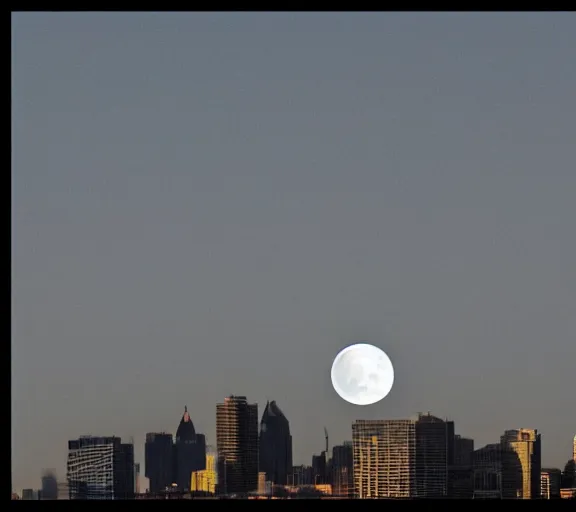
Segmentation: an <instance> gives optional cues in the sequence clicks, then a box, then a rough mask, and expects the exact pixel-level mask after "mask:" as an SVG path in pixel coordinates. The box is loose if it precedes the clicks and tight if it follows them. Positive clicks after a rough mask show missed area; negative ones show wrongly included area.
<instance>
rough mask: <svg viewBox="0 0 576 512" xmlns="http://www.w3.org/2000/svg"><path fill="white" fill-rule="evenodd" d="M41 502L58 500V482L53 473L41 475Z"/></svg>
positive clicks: (48, 472)
mask: <svg viewBox="0 0 576 512" xmlns="http://www.w3.org/2000/svg"><path fill="white" fill-rule="evenodd" d="M41 496H42V499H43V500H57V499H58V481H57V480H56V475H55V474H54V472H53V471H46V472H45V473H44V474H43V475H42V493H41Z"/></svg>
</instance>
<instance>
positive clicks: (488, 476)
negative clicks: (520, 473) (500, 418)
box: [472, 444, 508, 499]
mask: <svg viewBox="0 0 576 512" xmlns="http://www.w3.org/2000/svg"><path fill="white" fill-rule="evenodd" d="M472 462H473V487H474V494H473V497H474V498H475V499H501V498H504V497H505V496H504V484H503V482H504V480H506V477H505V467H504V466H505V464H504V453H503V450H502V446H501V445H500V444H489V445H486V446H484V447H483V448H479V449H478V450H475V451H474V452H473V454H472ZM506 497H508V496H506Z"/></svg>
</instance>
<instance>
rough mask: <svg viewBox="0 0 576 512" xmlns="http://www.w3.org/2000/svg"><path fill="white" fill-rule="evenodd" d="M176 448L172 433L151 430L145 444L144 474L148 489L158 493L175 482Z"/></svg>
mask: <svg viewBox="0 0 576 512" xmlns="http://www.w3.org/2000/svg"><path fill="white" fill-rule="evenodd" d="M174 469H175V468H174V449H173V441H172V434H167V433H166V432H159V433H156V432H150V433H148V434H146V444H145V446H144V474H145V476H146V478H148V488H149V489H148V490H149V491H150V492H151V493H158V492H162V491H164V490H165V489H166V488H167V487H170V486H171V485H172V483H173V482H174V473H175V471H174Z"/></svg>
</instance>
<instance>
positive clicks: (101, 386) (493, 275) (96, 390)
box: [12, 13, 576, 489]
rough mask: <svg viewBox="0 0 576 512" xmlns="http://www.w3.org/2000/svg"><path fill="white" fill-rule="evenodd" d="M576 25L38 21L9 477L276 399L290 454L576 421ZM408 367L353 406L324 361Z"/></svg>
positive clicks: (18, 59)
mask: <svg viewBox="0 0 576 512" xmlns="http://www.w3.org/2000/svg"><path fill="white" fill-rule="evenodd" d="M575 21H576V16H575V15H574V13H570V14H567V13H541V14H530V13H519V14H512V13H510V14H506V13H500V14H496V13H493V14H490V13H484V14H474V13H468V14H456V13H454V14H442V13H431V14H424V13H420V14H419V13H413V14H408V13H405V14H402V13H342V14H329V13H328V14H312V13H308V14H303V13H302V14H297V13H290V14H280V13H278V14H272V13H268V14H266V13H261V14H258V13H237V14H226V13H220V14H194V13H184V14H177V13H163V14H158V13H148V14H138V13H130V14H128V13H126V14H112V13H110V14H106V13H100V14H90V13H86V14H62V13H45V14H40V13H38V14H34V13H28V14H26V13H21V14H15V15H14V16H13V25H12V84H13V89H12V98H13V103H12V130H13V153H12V154H13V160H12V162H13V164H12V168H13V171H12V176H13V189H12V191H13V192H12V194H13V195H12V197H13V202H12V214H13V233H12V293H13V295H12V296H13V299H12V311H13V313H12V319H13V322H12V329H13V331H12V332H13V334H12V358H13V359H12V360H13V366H12V383H13V387H12V427H13V441H12V449H13V454H12V456H13V458H12V461H13V462H12V465H13V478H14V488H15V489H20V488H22V487H28V486H34V487H37V486H38V485H39V477H40V472H41V469H42V468H44V467H54V468H56V469H57V472H58V475H59V476H60V477H61V478H63V477H64V476H65V462H66V456H67V440H68V439H70V438H74V437H77V436H79V435H82V434H88V433H91V434H95V435H112V434H116V435H120V436H122V437H126V438H127V437H129V436H131V435H132V436H134V439H135V442H136V445H137V446H136V449H137V459H138V461H140V462H142V463H143V443H144V435H145V433H146V432H150V431H158V430H166V431H169V432H172V433H174V432H175V430H176V427H177V425H178V422H179V420H180V417H181V415H182V413H183V409H184V405H185V404H187V405H188V407H189V409H190V412H191V415H192V418H193V421H194V423H195V425H196V429H197V430H198V431H200V432H205V433H206V435H207V437H208V442H209V443H214V442H215V404H216V402H218V401H221V400H222V399H223V398H224V397H225V396H226V395H228V394H232V393H234V394H240V395H246V396H247V397H248V399H249V400H251V401H255V402H258V404H259V406H260V411H262V410H263V408H264V405H265V403H266V399H276V400H277V401H278V404H279V406H280V407H281V408H282V409H283V410H284V412H285V414H286V415H287V417H288V418H289V420H290V425H291V429H292V433H293V437H294V460H295V463H308V464H309V463H310V461H311V457H312V454H313V453H319V452H320V450H322V449H323V445H324V434H323V426H324V425H326V426H327V427H328V430H329V433H330V444H331V445H332V444H336V443H340V442H341V441H343V440H345V439H351V423H352V421H353V420H354V419H357V418H402V417H409V416H411V415H413V414H414V413H416V412H418V411H431V412H432V413H434V414H436V415H439V416H449V417H451V418H452V419H454V420H455V422H456V428H457V431H458V432H459V433H460V434H462V435H465V436H470V437H473V438H474V439H475V440H476V445H477V446H478V447H479V446H482V445H484V444H486V443H489V442H494V441H497V440H498V439H499V436H500V434H501V433H502V432H503V431H504V430H505V429H507V428H518V427H528V428H538V429H540V431H541V433H542V439H543V462H544V463H545V464H547V465H553V466H563V464H564V463H565V462H566V460H567V459H568V458H569V457H570V454H571V444H572V437H573V436H574V433H575V431H576V409H575V408H574V404H575V391H574V371H575V367H576V338H575V333H576V270H575V266H576V264H575V262H576V235H575V232H576V230H575V227H574V225H575V219H576V200H575V197H576V163H575V161H576V143H575V141H576V125H575V117H576V97H575V91H576V59H575V57H574V49H575V48H576V32H575V31H574V23H575ZM351 340H369V341H371V342H373V343H375V344H377V345H379V346H381V347H382V348H383V349H384V350H385V351H386V352H387V353H388V354H389V355H390V357H391V358H392V360H393V362H394V365H395V369H396V382H395V386H394V388H393V390H392V393H391V394H390V395H389V397H388V398H386V399H385V400H384V401H383V402H380V403H379V404H378V405H375V406H370V407H364V408H362V407H357V406H353V405H350V404H347V403H345V402H343V401H342V400H341V399H340V398H338V396H337V395H336V393H335V392H334V391H333V390H332V387H331V384H330V379H329V370H330V365H331V362H332V358H333V357H334V355H335V354H336V352H337V351H338V350H339V349H340V348H342V347H343V346H345V345H346V344H347V343H348V342H349V341H351Z"/></svg>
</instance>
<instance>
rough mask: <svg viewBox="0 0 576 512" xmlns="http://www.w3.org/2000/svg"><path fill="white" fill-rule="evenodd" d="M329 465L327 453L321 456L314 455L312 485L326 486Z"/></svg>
mask: <svg viewBox="0 0 576 512" xmlns="http://www.w3.org/2000/svg"><path fill="white" fill-rule="evenodd" d="M327 474H328V464H327V460H326V452H322V453H321V454H320V455H312V483H313V484H314V485H325V484H326V483H328V482H327V478H326V476H327Z"/></svg>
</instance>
